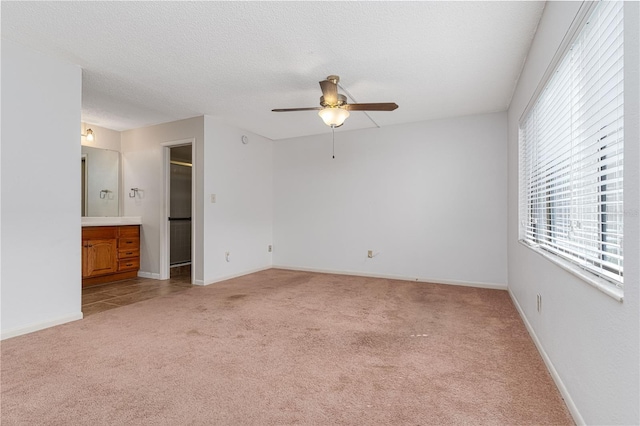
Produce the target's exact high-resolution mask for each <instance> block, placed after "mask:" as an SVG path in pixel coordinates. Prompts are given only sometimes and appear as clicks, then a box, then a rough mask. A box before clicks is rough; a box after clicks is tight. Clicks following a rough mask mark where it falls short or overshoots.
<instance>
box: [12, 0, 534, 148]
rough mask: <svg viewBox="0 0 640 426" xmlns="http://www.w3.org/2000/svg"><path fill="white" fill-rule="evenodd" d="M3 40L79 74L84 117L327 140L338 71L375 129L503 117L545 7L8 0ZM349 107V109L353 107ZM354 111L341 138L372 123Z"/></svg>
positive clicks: (115, 125) (127, 124) (109, 123)
mask: <svg viewBox="0 0 640 426" xmlns="http://www.w3.org/2000/svg"><path fill="white" fill-rule="evenodd" d="M1 7H2V10H1V16H2V37H3V38H6V39H10V40H14V41H16V42H18V43H20V44H22V45H24V46H27V47H30V48H33V49H35V50H38V51H40V52H44V53H47V54H49V55H51V56H55V57H58V58H62V59H65V60H67V61H70V62H73V63H75V64H78V65H80V66H81V67H82V68H83V90H82V92H83V99H82V120H83V121H86V122H89V123H94V124H97V125H100V126H103V127H107V128H110V129H115V130H125V129H130V128H136V127H143V126H147V125H152V124H157V123H162V122H167V121H173V120H177V119H182V118H188V117H193V116H198V115H203V114H206V115H211V116H214V117H216V118H219V119H221V120H223V121H224V122H227V123H229V124H232V125H235V126H238V127H241V128H244V129H247V130H250V131H252V132H255V133H257V134H260V135H263V136H266V137H268V138H270V139H281V138H289V137H295V136H302V135H311V134H318V133H323V132H327V131H328V130H329V129H328V127H326V126H325V125H324V124H323V123H322V120H321V119H320V118H319V117H318V116H317V113H316V112H314V111H310V112H295V113H273V112H271V109H272V108H289V107H307V106H317V105H318V102H319V97H320V95H321V92H320V87H319V85H318V81H320V80H323V79H324V78H325V77H326V76H328V75H329V74H338V75H340V77H341V84H342V85H343V86H344V87H345V88H346V90H347V91H348V92H349V93H351V95H353V97H354V98H355V99H356V100H357V101H358V102H396V103H398V105H399V106H400V107H399V108H398V109H397V110H396V111H393V112H371V113H369V114H370V116H371V117H372V118H373V120H375V121H376V122H377V123H378V124H379V125H380V126H385V125H391V124H399V123H408V122H414V121H421V120H426V119H434V118H444V117H452V116H461V115H468V114H476V113H485V112H494V111H502V110H505V109H506V108H507V106H508V105H509V102H510V100H511V96H512V93H513V90H514V88H515V84H516V81H517V78H518V75H519V73H520V70H521V68H522V64H523V61H524V59H525V57H526V53H527V51H528V49H529V45H530V43H531V40H532V38H533V35H534V32H535V29H536V25H537V23H538V21H539V19H540V16H541V14H542V9H543V7H544V3H543V2H526V1H525V2H7V1H3V2H2V4H1ZM350 102H353V100H351V99H350ZM372 126H374V124H373V123H372V122H371V121H370V120H369V119H368V118H367V117H366V116H365V115H364V113H363V112H352V114H351V117H350V118H349V119H348V120H347V121H346V123H345V125H344V126H343V127H342V128H341V129H340V130H354V129H360V128H365V127H372Z"/></svg>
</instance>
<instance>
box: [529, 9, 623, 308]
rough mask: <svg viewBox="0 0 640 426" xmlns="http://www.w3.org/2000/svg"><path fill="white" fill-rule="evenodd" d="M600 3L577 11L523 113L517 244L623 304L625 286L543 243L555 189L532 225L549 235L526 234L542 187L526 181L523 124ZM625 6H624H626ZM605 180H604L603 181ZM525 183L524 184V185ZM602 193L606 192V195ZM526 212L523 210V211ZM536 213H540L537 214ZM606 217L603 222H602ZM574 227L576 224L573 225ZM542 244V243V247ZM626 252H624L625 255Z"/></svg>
mask: <svg viewBox="0 0 640 426" xmlns="http://www.w3.org/2000/svg"><path fill="white" fill-rule="evenodd" d="M599 4H600V1H596V2H585V3H583V4H582V6H581V8H580V10H579V11H578V14H577V15H576V18H575V19H574V21H573V23H572V25H571V27H570V28H569V30H568V31H567V33H566V34H565V37H564V39H563V40H562V42H561V44H560V46H559V48H558V50H557V51H556V52H555V54H554V57H553V59H552V61H551V62H550V64H549V66H548V67H547V69H546V71H545V73H544V75H543V77H542V79H541V80H540V83H539V84H538V86H537V88H536V90H535V91H534V93H533V95H532V97H531V98H530V100H529V103H528V104H527V106H526V107H525V109H524V111H523V112H522V115H521V116H520V119H519V121H518V242H519V243H520V244H522V245H524V246H525V247H527V248H529V249H531V250H533V251H534V252H536V253H538V254H540V255H541V256H543V257H544V258H546V259H548V260H550V261H551V262H553V263H554V264H556V265H558V266H560V267H561V268H563V269H565V270H566V271H568V272H570V273H572V274H573V275H575V276H577V277H578V278H580V279H582V280H583V281H585V282H587V283H588V284H590V285H592V286H594V287H596V288H597V289H598V290H600V291H602V292H603V293H605V294H607V295H609V296H611V297H612V298H614V299H616V300H618V301H620V302H622V301H623V294H624V290H623V286H622V282H623V281H620V282H617V281H616V280H615V279H612V278H609V277H604V276H600V275H598V274H597V273H596V272H593V271H591V270H589V269H587V268H585V267H583V266H581V265H580V264H579V263H578V262H577V261H575V260H573V261H572V260H571V254H569V253H562V250H561V249H559V248H558V249H557V250H554V249H553V247H550V246H545V245H544V241H542V240H549V239H552V238H553V236H552V235H551V234H552V233H553V231H552V229H554V228H555V227H554V226H553V221H554V220H555V218H554V213H556V210H555V209H552V208H551V207H550V204H551V203H552V198H553V187H550V186H547V187H546V188H544V190H543V191H544V192H545V195H543V196H542V198H541V199H543V200H544V202H545V206H547V207H545V208H544V210H543V212H542V213H543V215H544V221H545V224H539V223H537V222H536V221H535V220H534V222H533V224H532V225H533V227H534V228H536V227H538V226H543V227H546V228H547V231H546V232H543V233H542V234H541V235H538V234H537V233H536V235H535V241H529V240H527V239H526V233H527V229H526V228H527V226H526V225H525V224H524V222H525V221H527V222H528V221H529V218H531V217H534V216H535V215H534V214H533V210H535V208H536V207H535V203H531V202H530V201H529V193H530V191H532V190H533V191H535V190H536V189H539V188H534V186H532V185H531V181H530V179H523V174H524V172H523V170H524V166H523V164H522V161H523V141H522V134H523V123H524V122H525V121H526V120H527V119H528V118H529V113H530V112H531V110H532V109H533V108H534V107H535V106H536V105H537V103H538V100H539V99H540V98H541V96H542V94H543V92H544V90H545V89H546V88H547V86H548V84H549V83H550V80H551V78H552V77H553V75H554V74H555V72H556V71H557V70H558V68H559V65H560V64H561V62H562V61H563V60H564V59H565V57H566V56H567V55H568V54H569V51H570V49H571V48H572V46H573V45H574V43H575V41H576V40H577V39H578V37H579V36H580V34H581V32H582V30H583V28H584V27H585V25H586V23H587V21H588V19H589V18H590V16H591V15H592V13H593V11H594V10H595V9H596V7H597V6H598V5H599ZM623 7H624V6H623ZM623 93H624V86H623ZM605 137H606V136H605ZM603 139H604V138H601V139H600V145H601V146H600V147H599V148H598V152H601V151H603V150H604V148H606V146H607V141H603ZM606 155H607V154H606V153H604V154H603V157H602V158H599V159H598V162H597V163H596V165H597V166H598V167H597V168H598V172H602V171H603V170H606V167H607V164H606V163H603V162H602V161H603V160H604V159H606ZM602 178H604V179H602ZM605 180H606V176H600V177H598V184H596V186H597V188H598V192H597V200H598V201H597V206H598V214H597V216H598V218H599V223H598V231H597V233H598V241H597V244H598V246H599V248H602V250H600V251H601V253H604V251H606V246H607V244H608V241H607V221H606V215H607V208H606V201H607V199H606V197H607V194H606V185H607V183H603V184H601V183H600V182H601V181H605ZM523 181H524V182H523ZM603 191H605V193H603ZM523 197H524V198H525V202H524V204H525V205H526V208H523ZM523 210H524V211H523ZM536 214H537V213H536ZM603 218H604V220H602V219H603ZM571 226H573V225H571ZM539 243H540V244H539ZM622 253H624V252H622ZM599 256H600V260H601V261H603V262H604V260H605V257H606V255H604V254H600V255H599ZM589 261H590V260H588V259H585V262H589ZM601 267H602V269H606V266H605V265H602V266H601ZM620 276H621V277H622V276H623V272H621V274H620Z"/></svg>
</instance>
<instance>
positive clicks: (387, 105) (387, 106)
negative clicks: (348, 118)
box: [342, 102, 398, 111]
mask: <svg viewBox="0 0 640 426" xmlns="http://www.w3.org/2000/svg"><path fill="white" fill-rule="evenodd" d="M342 108H344V109H346V110H349V111H393V110H394V109H396V108H398V104H396V103H395V102H383V103H374V104H347V105H345V106H343V107H342Z"/></svg>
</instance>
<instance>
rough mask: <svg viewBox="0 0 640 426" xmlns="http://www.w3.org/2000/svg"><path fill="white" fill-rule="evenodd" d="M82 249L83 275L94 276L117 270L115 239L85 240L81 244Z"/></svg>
mask: <svg viewBox="0 0 640 426" xmlns="http://www.w3.org/2000/svg"><path fill="white" fill-rule="evenodd" d="M82 251H83V254H84V257H83V260H84V262H83V265H82V276H83V277H94V276H96V275H104V274H111V273H113V272H117V271H118V249H117V240H115V239H109V240H87V241H85V242H84V244H83V247H82Z"/></svg>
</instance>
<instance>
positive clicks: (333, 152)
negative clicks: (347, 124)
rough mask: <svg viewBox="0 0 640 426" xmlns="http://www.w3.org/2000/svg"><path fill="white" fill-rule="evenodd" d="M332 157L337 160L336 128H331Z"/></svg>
mask: <svg viewBox="0 0 640 426" xmlns="http://www.w3.org/2000/svg"><path fill="white" fill-rule="evenodd" d="M331 155H332V156H333V159H334V160H335V159H336V126H331Z"/></svg>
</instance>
